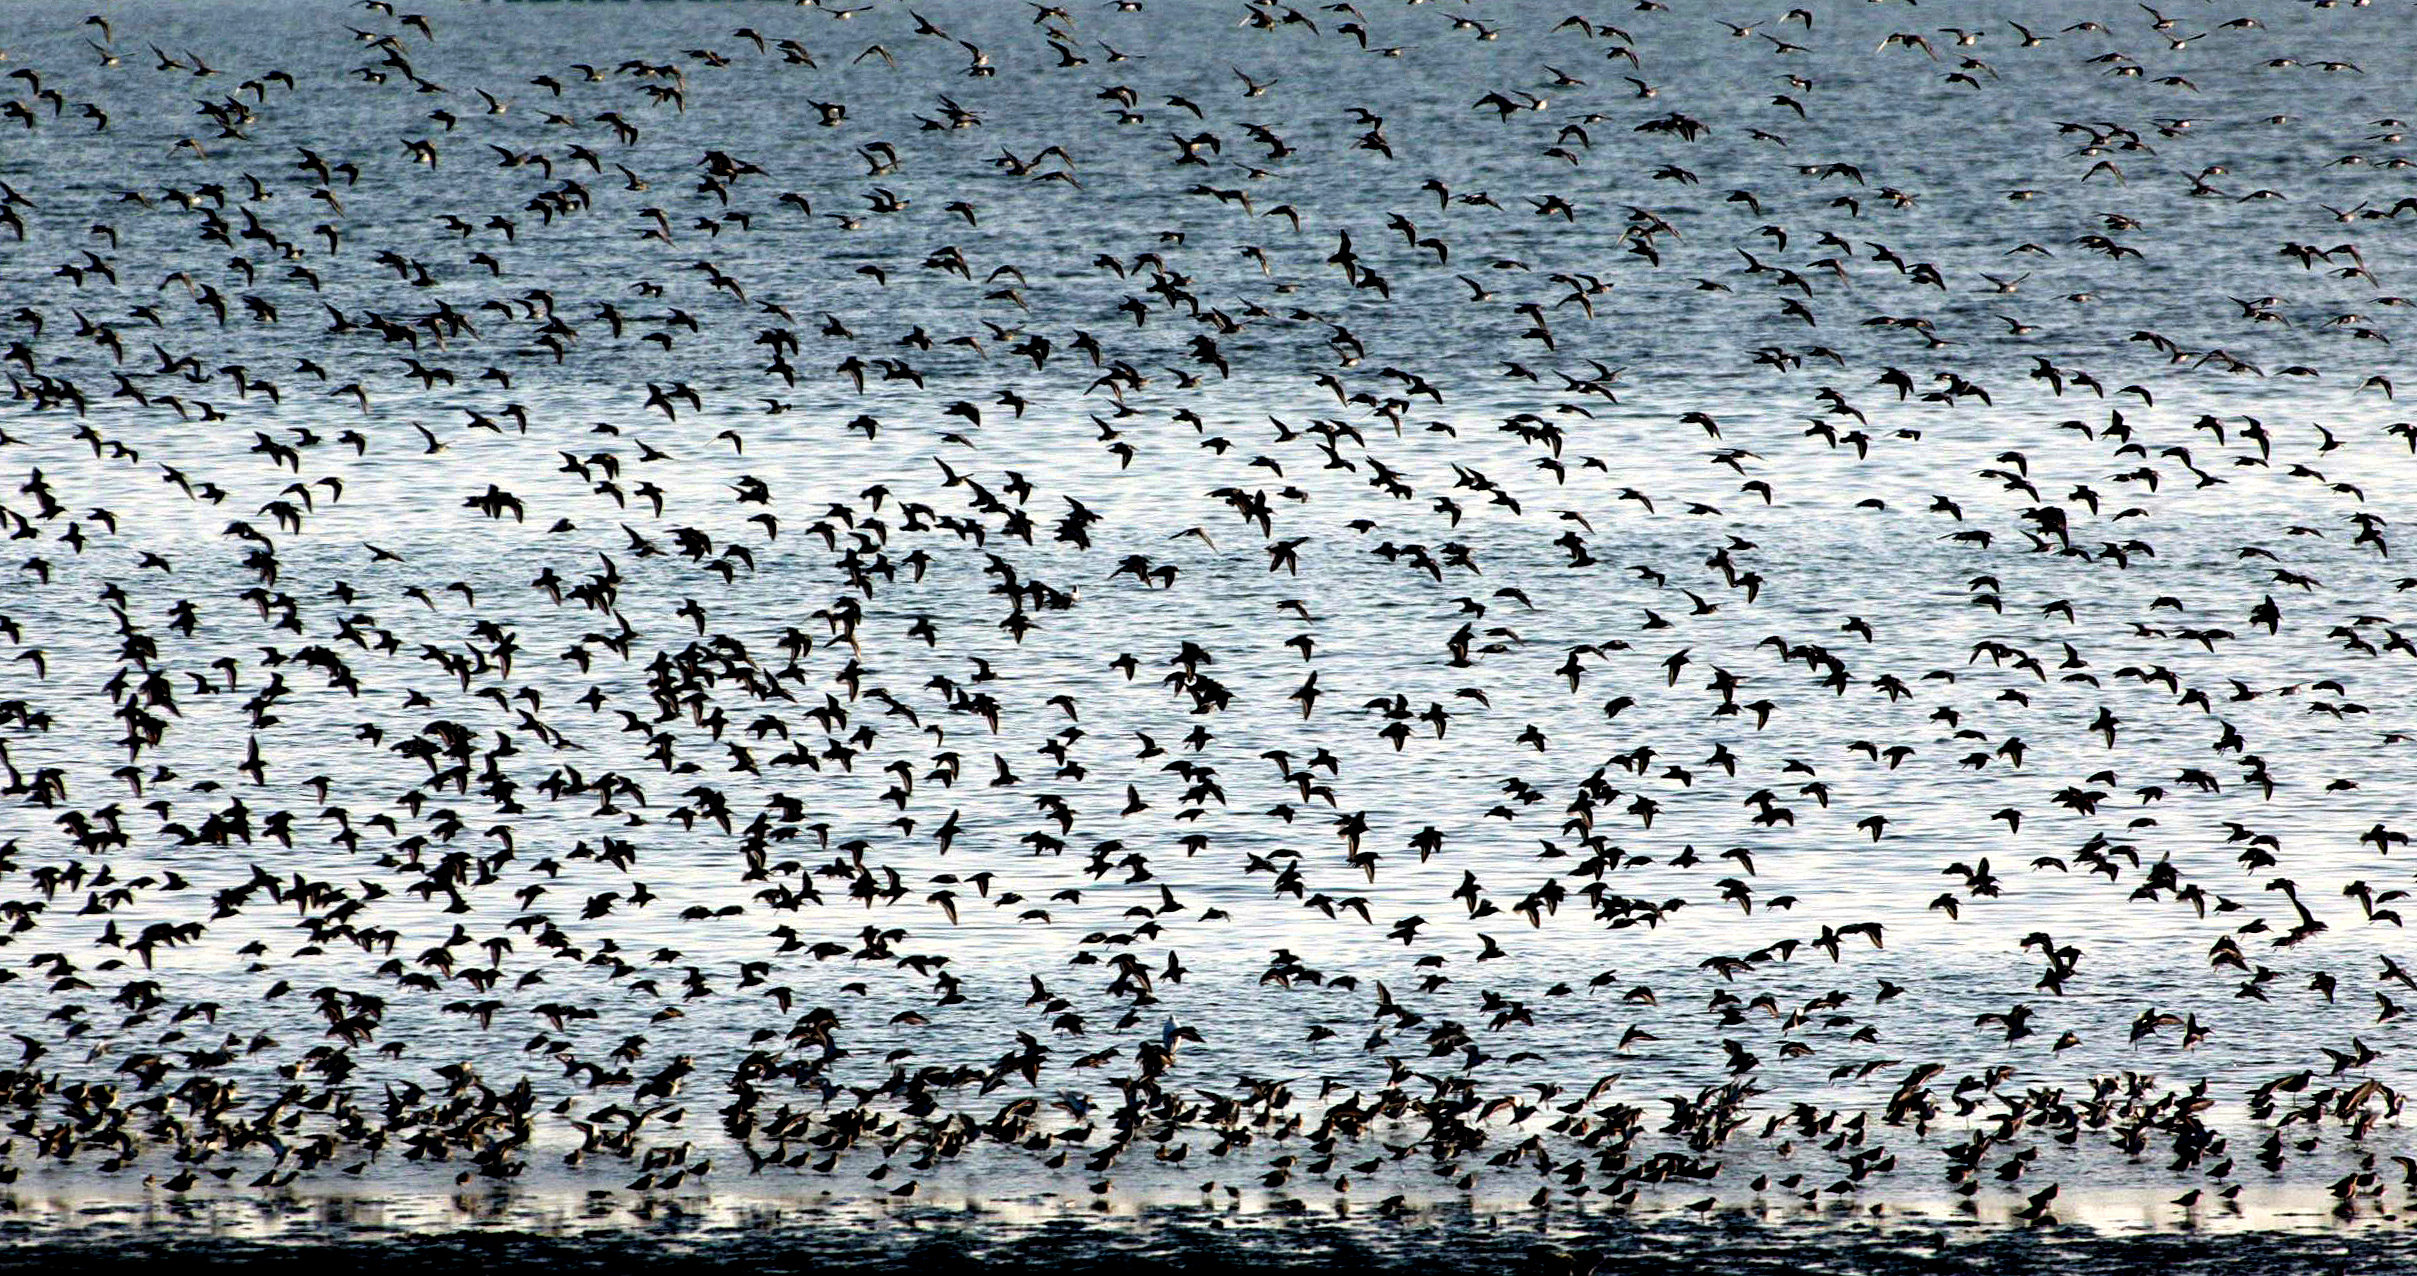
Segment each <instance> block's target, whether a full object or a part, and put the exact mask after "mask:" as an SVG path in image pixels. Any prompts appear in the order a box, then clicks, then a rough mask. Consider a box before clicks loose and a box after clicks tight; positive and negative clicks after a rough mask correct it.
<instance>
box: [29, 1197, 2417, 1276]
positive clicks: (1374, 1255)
mask: <svg viewBox="0 0 2417 1276" xmlns="http://www.w3.org/2000/svg"><path fill="white" fill-rule="evenodd" d="M2413 1258H2417V1243H2412V1241H2411V1239H2410V1238H2409V1237H2408V1236H2407V1235H2406V1234H2405V1233H2402V1232H2381V1231H2361V1232H2355V1233H2347V1234H2337V1235H2327V1234H2321V1233H2320V1234H2300V1233H2289V1232H2272V1231H2264V1232H2255V1233H2249V1234H2223V1233H2193V1232H2164V1233H2157V1234H2136V1235H2107V1234H2101V1233H2096V1232H2092V1231H2089V1230H2088V1229H2083V1228H2061V1229H2047V1230H2040V1231H2028V1230H2026V1231H2006V1230H2003V1229H1996V1228H1986V1227H1975V1226H1971V1225H1962V1224H1949V1225H1943V1226H1918V1225H1907V1224H1903V1223H1890V1222H1844V1223H1829V1224H1816V1225H1794V1226H1773V1225H1768V1224H1764V1223H1758V1222H1754V1221H1751V1220H1746V1219H1741V1218H1713V1219H1709V1220H1706V1221H1703V1222H1681V1221H1677V1220H1663V1221H1659V1222H1651V1223H1635V1222H1602V1223H1598V1224H1596V1225H1592V1226H1587V1225H1579V1226H1565V1227H1558V1228H1553V1229H1551V1230H1549V1231H1544V1230H1542V1229H1538V1228H1536V1227H1535V1226H1534V1225H1533V1224H1532V1223H1520V1224H1513V1223H1508V1222H1506V1223H1503V1224H1502V1225H1500V1226H1475V1225H1470V1224H1468V1223H1466V1222H1462V1223H1457V1224H1452V1223H1445V1224H1426V1225H1382V1224H1380V1225H1374V1226H1371V1225H1366V1224H1359V1225H1341V1224H1337V1223H1333V1222H1317V1221H1308V1220H1265V1219H1263V1220H1259V1221H1255V1222H1233V1223H1227V1222H1223V1221H1220V1220H1216V1219H1213V1218H1208V1217H1204V1216H1202V1215H1201V1214H1199V1213H1197V1212H1187V1211H1165V1212H1159V1213H1154V1214H1152V1215H1151V1216H1149V1217H1148V1218H1146V1219H1144V1220H1137V1221H1135V1222H1132V1223H1129V1224H1127V1225H1124V1226H1115V1227H1107V1226H1097V1225H1085V1224H1083V1223H1079V1222H1069V1223H1065V1224H1060V1225H1054V1226H1046V1227H1033V1228H1023V1229H1014V1228H999V1227H996V1226H986V1225H983V1224H981V1223H978V1222H975V1223H968V1222H966V1221H963V1220H953V1219H945V1218H941V1219H931V1220H925V1221H922V1222H920V1223H916V1224H912V1225H910V1224H905V1223H897V1222H893V1223H891V1224H889V1225H886V1226H882V1227H877V1228H874V1227H867V1228H849V1227H826V1228H815V1229H811V1230H767V1231H760V1232H742V1233H738V1234H730V1233H726V1232H706V1233H683V1232H682V1231H681V1229H679V1228H678V1227H676V1226H664V1227H661V1228H659V1229H657V1230H654V1231H644V1230H637V1231H629V1230H625V1231H617V1232H613V1233H610V1234H600V1235H592V1236H582V1237H564V1236H547V1235H540V1234H533V1233H528V1232H518V1231H508V1230H507V1231H482V1232H454V1233H441V1234H412V1235H389V1236H366V1237H347V1238H342V1239H334V1238H330V1237H328V1236H327V1235H324V1234H320V1235H315V1236H311V1237H309V1238H307V1239H301V1240H297V1241H293V1242H289V1243H273V1242H264V1241H250V1240H230V1239H210V1238H187V1237H178V1238H173V1239H171V1238H169V1237H166V1236H162V1235H160V1234H158V1233H156V1232H133V1233H128V1234H112V1233H109V1232H105V1231H90V1232H85V1233H82V1234H73V1235H69V1236H61V1237H52V1238H47V1239H44V1240H41V1241H37V1242H32V1243H28V1244H23V1245H19V1246H15V1247H11V1248H8V1249H6V1250H0V1270H5V1271H43V1270H127V1271H133V1270H147V1271H157V1270H160V1269H162V1268H163V1267H166V1268H172V1269H174V1270H189V1269H190V1270H216V1269H221V1268H224V1269H230V1270H232V1269H238V1268H240V1269H242V1270H246V1271H261V1272H288V1271H292V1272H305V1271H324V1270H327V1269H328V1266H329V1265H336V1264H342V1265H371V1264H374V1265H378V1266H387V1267H393V1268H397V1269H404V1268H407V1269H409V1270H414V1271H426V1272H471V1271H507V1272H508V1271H550V1272H616V1271H628V1270H633V1269H634V1268H636V1267H638V1266H640V1265H645V1266H648V1267H658V1268H659V1267H676V1268H677V1269H678V1270H680V1271H684V1272H699V1273H725V1272H727V1273H734V1274H735V1273H750V1272H867V1273H870V1272H894V1271H913V1272H923V1271H931V1272H940V1271H963V1270H983V1271H995V1272H1031V1273H1049V1274H1051V1276H1076V1274H1088V1273H1103V1274H1105V1273H1137V1274H1138V1273H1160V1272H1164V1273H1177V1272H1221V1271H1271V1272H1303V1273H1306V1272H1331V1273H1349V1272H1411V1271H1428V1272H1437V1273H1462V1272H1470V1273H1477V1272H1517V1273H1537V1274H1538V1276H1585V1274H1586V1273H1631V1272H1633V1273H1660V1272H1703V1273H1711V1274H1716V1276H1726V1274H1730V1273H1735V1274H1737V1276H1766V1274H1767V1276H1778V1274H1782V1273H1805V1274H1807V1276H1813V1274H1824V1276H1826V1274H1828V1273H1841V1274H1844V1273H1862V1274H1867V1276H1900V1274H1901V1276H1913V1274H1915V1273H1933V1272H1938V1273H1950V1272H1952V1273H1976V1274H1977V1273H2024V1274H2028V1273H2040V1274H2041V1276H2051V1274H2059V1276H2098V1274H2100V1273H2120V1272H2142V1271H2156V1272H2164V1273H2171V1274H2173V1276H2231V1274H2233V1273H2253V1272H2277V1273H2282V1272H2290V1273H2300V1272H2308V1273H2328V1274H2337V1273H2339V1274H2346V1273H2368V1272H2391V1271H2401V1270H2406V1268H2407V1265H2408V1263H2409V1262H2410V1261H2412V1259H2413Z"/></svg>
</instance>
